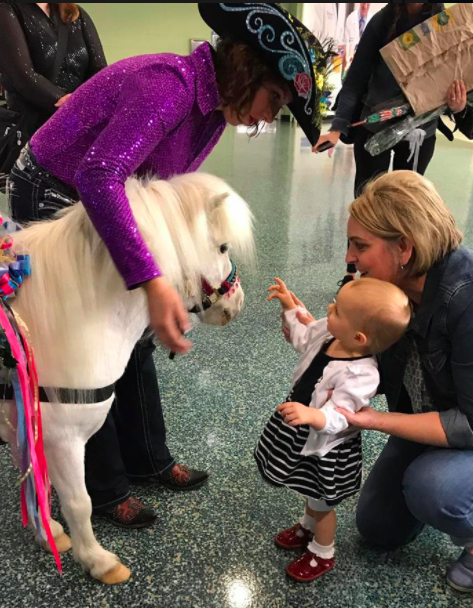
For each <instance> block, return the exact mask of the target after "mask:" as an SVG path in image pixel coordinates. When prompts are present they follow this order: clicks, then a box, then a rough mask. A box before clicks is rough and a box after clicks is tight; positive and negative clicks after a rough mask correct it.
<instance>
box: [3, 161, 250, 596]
mask: <svg viewBox="0 0 473 608" xmlns="http://www.w3.org/2000/svg"><path fill="white" fill-rule="evenodd" d="M127 195H128V198H129V200H130V202H131V206H132V209H133V213H134V216H135V218H136V221H137V223H138V226H139V229H140V232H141V234H142V235H143V237H144V239H145V241H146V242H147V244H148V246H149V248H150V250H151V252H152V253H153V254H154V256H155V259H156V260H157V262H158V264H159V266H160V268H161V269H162V271H163V274H164V275H165V276H166V278H167V280H168V281H169V282H170V283H171V284H172V285H173V286H174V288H175V289H177V291H178V292H179V293H180V295H181V296H182V298H183V300H184V303H185V305H186V306H187V308H188V309H189V310H192V309H199V310H203V312H201V313H200V315H201V320H202V321H203V322H207V323H211V324H214V325H225V324H226V323H228V322H229V321H230V320H231V319H233V318H235V317H236V316H237V315H238V313H239V312H240V309H241V307H242V304H243V291H242V289H241V286H240V283H239V279H238V277H237V274H236V269H235V266H234V264H233V263H232V262H231V260H230V258H229V255H228V252H227V249H228V247H231V249H232V250H234V251H236V253H237V254H239V255H240V256H242V257H243V259H246V260H251V258H252V256H253V246H254V245H253V236H252V215H251V212H250V211H249V209H248V207H247V205H246V203H245V202H244V201H243V200H242V199H241V198H240V197H239V196H238V195H237V194H236V193H235V192H233V191H232V190H231V189H230V188H229V186H228V185H227V184H226V183H224V182H223V181H222V180H220V179H218V178H216V177H213V176H211V175H206V174H203V173H194V174H189V175H184V176H181V177H176V178H173V179H171V180H170V181H168V182H166V181H158V180H150V181H147V182H141V181H138V180H136V179H130V180H129V181H128V183H127ZM14 242H15V249H17V250H18V251H27V252H28V253H29V254H30V256H31V262H32V267H33V274H32V276H31V277H29V278H28V279H27V280H26V281H25V283H24V285H23V287H22V288H21V290H20V292H19V294H18V296H17V297H16V298H15V299H14V300H13V305H12V306H13V309H14V311H15V314H16V315H19V317H20V318H21V319H22V321H23V322H24V323H25V324H26V326H27V327H28V331H29V336H30V341H31V344H32V346H33V349H34V353H35V358H36V366H37V370H38V377H39V385H40V386H42V387H45V388H46V392H47V394H48V398H49V402H47V403H44V402H42V404H41V411H42V417H43V432H44V449H45V453H46V457H47V460H48V465H49V473H50V478H51V482H52V484H53V486H54V487H55V488H56V491H57V493H58V496H59V500H60V503H61V508H62V511H63V514H64V516H65V518H66V520H67V523H68V525H69V528H70V533H71V537H72V538H71V540H72V550H73V555H74V558H75V559H76V561H78V562H79V563H80V564H81V566H82V567H83V568H84V569H85V570H86V571H88V572H90V574H91V575H92V576H93V577H94V578H96V579H98V580H100V581H102V582H104V583H109V584H112V583H119V582H124V581H125V580H127V579H128V578H129V576H130V571H129V570H128V568H126V567H125V566H124V565H123V564H121V563H120V561H119V559H118V557H117V556H116V555H114V554H113V553H110V552H108V551H105V550H104V549H103V548H102V547H101V546H100V545H99V544H98V542H97V541H96V539H95V537H94V534H93V531H92V526H91V523H90V516H91V510H92V508H91V501H90V498H89V496H88V494H87V491H86V487H85V482H84V447H85V444H86V442H87V440H88V439H89V438H90V437H91V436H92V435H93V434H94V433H95V432H96V431H97V430H98V429H99V428H100V427H101V426H102V424H103V422H104V420H105V417H106V415H107V413H108V411H109V409H110V407H111V404H112V401H113V388H110V385H112V384H113V383H114V382H116V381H117V380H118V379H119V378H120V377H121V376H122V374H123V372H124V370H125V366H126V364H127V362H128V360H129V358H130V356H131V352H132V350H133V347H134V346H135V344H136V342H137V341H138V340H139V339H140V337H141V336H142V335H143V332H144V331H145V330H146V327H147V326H148V312H147V306H146V300H145V295H144V293H143V290H142V289H135V290H132V291H127V290H126V288H125V285H124V283H123V280H122V279H121V277H120V275H119V274H118V272H117V270H116V269H115V266H114V264H113V263H112V260H111V258H110V255H109V253H108V251H107V249H106V247H105V246H104V244H103V242H102V241H101V240H100V238H99V236H98V234H97V233H96V231H95V229H94V228H93V226H92V224H91V222H90V220H89V218H88V216H87V214H86V212H85V210H84V208H83V207H82V205H81V204H77V205H74V206H73V207H72V208H70V209H68V210H65V211H63V212H61V214H60V218H59V219H57V220H54V221H51V222H41V223H38V224H34V225H33V226H31V227H29V228H27V229H25V230H23V231H21V232H18V233H16V234H15V236H14ZM123 247H124V249H125V250H126V247H127V244H126V243H124V244H123ZM103 387H108V388H107V389H105V390H104V391H94V389H101V388H103ZM51 389H53V390H51ZM54 389H56V390H54ZM58 389H76V390H70V391H69V390H67V391H66V390H58ZM65 395H66V396H65ZM91 395H92V396H93V397H94V398H92V399H91ZM97 395H100V397H97ZM94 401H96V402H94ZM7 403H8V402H7ZM2 422H4V421H2V417H1V416H0V436H3V437H5V438H6V429H5V424H3V426H2ZM50 525H51V531H52V534H53V537H54V539H55V542H56V545H57V547H58V550H59V551H60V552H63V551H66V550H67V549H69V548H70V546H71V540H70V539H69V537H68V536H66V534H65V533H64V530H63V528H62V526H61V525H60V524H59V523H57V522H55V521H54V520H51V522H50ZM37 540H40V537H39V536H37ZM41 544H42V545H43V547H44V548H45V549H48V545H46V543H44V541H41Z"/></svg>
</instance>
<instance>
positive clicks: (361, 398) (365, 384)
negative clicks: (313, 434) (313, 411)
mask: <svg viewBox="0 0 473 608" xmlns="http://www.w3.org/2000/svg"><path fill="white" fill-rule="evenodd" d="M379 381H380V380H379V372H378V369H377V367H376V366H374V365H373V366H357V365H353V366H349V367H347V369H346V371H345V374H344V378H343V381H342V382H341V383H340V384H339V385H338V386H336V387H335V388H334V390H333V392H332V394H331V395H330V396H329V399H328V401H327V403H325V405H324V406H323V407H322V408H321V409H320V410H319V411H320V412H321V413H323V414H324V415H325V420H326V422H325V425H324V426H323V427H322V428H321V429H320V432H321V433H324V434H326V435H337V434H338V433H341V432H342V431H346V430H347V429H348V427H349V424H348V422H347V419H346V418H345V416H343V414H341V413H340V412H337V411H336V408H341V409H344V410H348V411H350V412H353V413H355V412H358V411H359V410H361V408H363V407H366V406H367V405H369V403H370V400H371V399H372V398H373V397H374V396H375V395H376V392H377V388H378V385H379Z"/></svg>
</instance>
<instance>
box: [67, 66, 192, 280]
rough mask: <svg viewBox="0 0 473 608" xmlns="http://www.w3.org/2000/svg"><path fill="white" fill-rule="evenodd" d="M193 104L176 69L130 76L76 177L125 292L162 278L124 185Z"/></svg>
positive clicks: (189, 82)
mask: <svg viewBox="0 0 473 608" xmlns="http://www.w3.org/2000/svg"><path fill="white" fill-rule="evenodd" d="M186 78H187V79H188V80H187V79H186ZM194 100H195V83H194V81H193V79H192V78H189V77H188V76H187V77H186V76H185V75H183V74H182V73H181V72H180V71H179V70H178V68H177V67H174V66H170V65H164V64H159V65H158V64H155V65H153V66H147V67H144V68H142V69H141V70H139V71H138V72H135V73H133V74H131V75H130V76H129V77H128V78H126V79H125V82H124V84H123V86H122V89H121V92H120V97H119V100H118V103H117V106H116V108H115V110H114V112H113V115H112V117H111V119H110V122H109V124H108V125H107V127H106V128H105V129H104V130H103V131H102V132H101V133H100V135H99V137H98V138H97V139H96V140H95V142H94V144H93V145H92V146H91V148H90V149H89V150H88V152H87V153H86V154H85V156H84V159H83V160H82V162H81V164H80V165H79V167H78V170H77V172H76V175H75V185H76V187H77V190H78V191H79V193H80V195H81V200H82V202H83V204H84V206H85V208H86V209H87V212H88V214H89V216H90V218H91V220H92V222H93V224H94V226H95V228H96V229H97V231H98V233H99V234H100V236H101V237H102V239H103V241H104V242H105V244H106V245H107V247H108V250H109V251H110V254H111V256H112V259H113V261H114V263H115V265H116V266H117V268H118V271H119V272H120V274H121V275H122V277H123V278H124V280H125V282H126V284H127V286H128V288H133V287H135V286H137V285H139V284H141V283H143V282H145V281H148V280H150V279H152V278H154V277H157V276H160V274H161V273H160V270H159V268H158V266H157V264H156V262H155V261H154V258H153V257H152V255H151V253H150V252H149V250H148V248H147V247H146V244H145V243H144V241H143V238H142V236H141V234H140V233H139V231H138V227H137V225H136V222H135V220H134V217H133V215H132V211H131V208H130V203H129V201H128V199H127V197H126V194H125V181H126V179H127V178H128V177H129V176H131V175H133V174H134V173H135V172H136V170H137V169H138V167H140V165H141V164H142V163H143V162H144V161H145V160H146V158H147V157H148V156H149V154H150V153H151V152H152V150H153V149H154V148H155V147H156V146H157V145H158V144H159V143H161V142H162V140H163V139H164V138H165V137H166V134H167V133H169V132H170V131H172V130H173V129H174V128H175V127H176V126H178V125H179V123H180V122H181V121H182V120H184V118H185V117H186V116H187V115H188V114H189V112H191V110H192V107H193V104H194ZM156 172H157V173H159V167H156Z"/></svg>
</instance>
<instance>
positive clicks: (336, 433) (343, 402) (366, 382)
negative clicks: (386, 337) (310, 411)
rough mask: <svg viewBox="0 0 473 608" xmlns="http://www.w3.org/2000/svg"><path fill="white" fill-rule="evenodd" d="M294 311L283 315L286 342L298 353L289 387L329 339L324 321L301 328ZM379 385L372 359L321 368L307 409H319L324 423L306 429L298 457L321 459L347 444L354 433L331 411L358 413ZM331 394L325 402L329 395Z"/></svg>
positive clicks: (339, 362) (336, 363)
mask: <svg viewBox="0 0 473 608" xmlns="http://www.w3.org/2000/svg"><path fill="white" fill-rule="evenodd" d="M296 314H297V309H294V310H290V311H288V312H286V313H285V315H284V316H285V321H286V324H287V326H288V328H289V331H290V342H291V344H292V346H293V347H294V349H295V350H297V351H298V352H299V353H301V357H300V359H299V361H298V363H297V365H296V368H295V370H294V374H293V377H292V386H294V385H295V383H296V382H297V381H298V380H299V378H300V377H301V376H302V374H303V373H304V372H305V371H306V369H307V368H308V367H309V365H310V363H311V362H312V360H313V359H314V357H315V355H316V354H317V353H318V352H319V351H320V350H321V348H322V347H323V345H324V344H325V342H326V341H327V340H328V339H330V338H331V337H332V336H331V334H330V332H329V331H328V328H327V319H326V318H324V319H320V320H318V321H313V322H312V323H310V324H309V325H303V324H302V323H300V322H299V321H298V320H297V317H296ZM378 385H379V372H378V365H377V362H376V359H375V357H364V358H362V359H356V360H348V359H347V360H343V359H336V360H333V361H330V363H329V364H328V365H327V366H326V367H325V369H324V372H323V374H322V378H320V380H319V381H318V382H317V384H316V385H315V388H314V392H313V393H312V399H311V402H310V404H309V407H314V408H316V409H319V410H321V411H322V412H323V413H324V414H325V417H326V423H325V426H324V428H323V429H322V430H321V431H316V430H315V429H312V428H311V430H310V433H309V437H308V439H307V442H306V444H305V446H304V448H303V449H302V452H301V453H302V454H303V455H305V456H309V455H312V454H315V455H318V456H324V455H325V454H327V453H328V452H330V450H332V449H333V448H334V447H335V446H337V445H339V444H341V443H343V442H344V441H347V440H348V439H350V438H351V437H354V436H355V435H356V433H358V432H359V431H358V429H354V428H353V427H350V426H349V424H348V422H347V419H346V418H345V416H343V415H342V414H339V413H338V412H337V411H335V408H336V407H339V408H344V409H347V410H350V411H352V412H358V411H359V410H360V409H361V408H362V407H366V406H367V405H369V402H370V399H371V398H372V397H374V395H375V394H376V390H377V388H378ZM330 391H333V393H332V396H331V398H330V399H328V395H329V392H330Z"/></svg>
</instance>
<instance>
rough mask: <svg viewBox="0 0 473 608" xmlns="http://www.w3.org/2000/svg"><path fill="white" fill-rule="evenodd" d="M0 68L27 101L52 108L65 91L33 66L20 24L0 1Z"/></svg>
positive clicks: (48, 108) (9, 6)
mask: <svg viewBox="0 0 473 608" xmlns="http://www.w3.org/2000/svg"><path fill="white" fill-rule="evenodd" d="M0 32H1V35H0V72H1V73H2V74H3V76H4V77H5V80H7V81H8V82H11V83H12V85H13V86H14V87H15V91H16V92H17V93H18V94H19V95H21V96H22V97H24V99H25V100H26V101H28V103H31V104H32V105H35V106H39V107H40V108H42V109H43V110H46V111H47V112H50V113H51V114H52V113H53V112H54V109H55V108H54V104H55V103H56V102H57V101H58V100H59V99H60V98H61V97H63V95H64V94H65V91H63V90H62V89H60V88H59V87H57V86H56V85H54V84H53V83H52V82H50V81H49V80H48V79H47V78H45V77H44V76H41V74H38V73H37V72H36V71H35V69H34V66H33V62H32V60H31V56H30V51H29V48H28V44H27V42H26V38H25V35H24V33H23V29H22V26H21V24H20V22H19V20H18V16H17V14H16V12H15V10H14V8H13V7H12V6H11V5H9V4H6V3H4V2H2V3H0Z"/></svg>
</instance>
